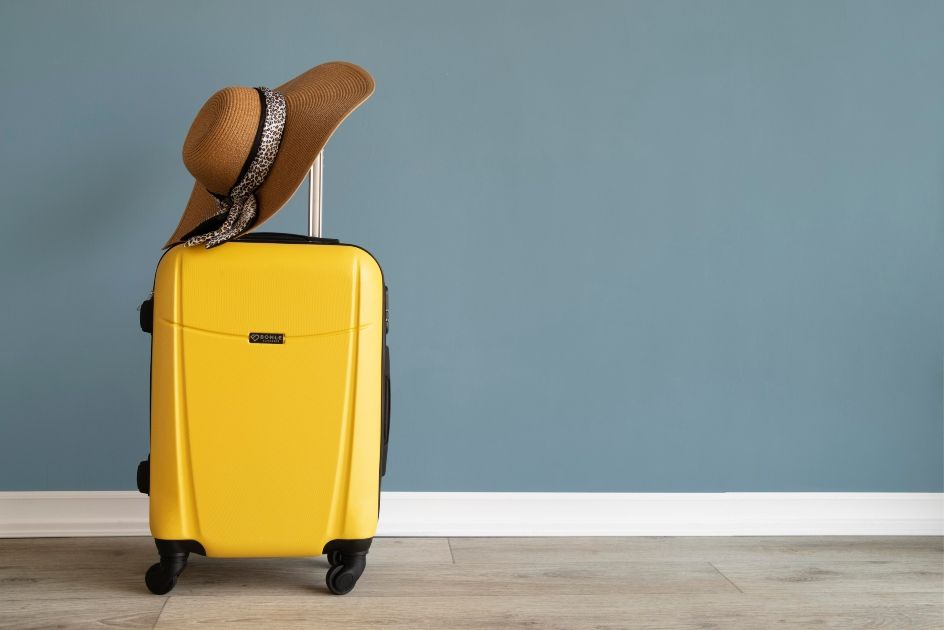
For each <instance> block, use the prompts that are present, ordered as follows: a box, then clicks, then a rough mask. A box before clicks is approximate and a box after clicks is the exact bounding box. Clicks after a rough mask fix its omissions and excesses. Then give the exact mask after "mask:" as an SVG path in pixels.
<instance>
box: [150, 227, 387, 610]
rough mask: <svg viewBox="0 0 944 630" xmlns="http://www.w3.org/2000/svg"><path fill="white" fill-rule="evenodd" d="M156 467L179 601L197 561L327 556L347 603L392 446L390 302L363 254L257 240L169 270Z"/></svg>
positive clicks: (154, 579) (157, 581)
mask: <svg viewBox="0 0 944 630" xmlns="http://www.w3.org/2000/svg"><path fill="white" fill-rule="evenodd" d="M142 327H143V328H151V332H152V341H151V344H152V346H151V452H150V456H149V459H148V461H146V462H142V463H141V467H139V471H138V472H139V474H138V481H139V489H140V490H142V491H143V492H147V493H149V494H150V525H151V534H152V536H153V537H154V538H155V541H156V543H157V548H158V552H159V554H160V562H159V563H158V564H155V565H154V566H152V567H151V569H149V571H148V573H147V576H146V583H147V586H148V588H149V589H150V590H151V591H152V592H154V593H158V594H163V593H166V592H168V591H170V590H171V589H172V588H173V587H174V585H175V583H176V580H177V577H178V576H179V575H180V573H181V572H182V571H183V569H184V568H185V566H186V563H187V558H188V555H189V553H190V552H195V553H199V554H202V555H207V556H218V557H253V556H314V555H320V554H327V555H328V560H329V563H330V564H331V569H330V570H329V572H328V576H327V583H328V588H329V590H331V591H332V592H334V593H336V594H343V593H346V592H349V591H350V590H351V589H352V588H353V587H354V584H355V583H356V582H357V579H358V578H359V577H360V575H361V573H362V572H363V570H364V567H365V564H366V553H367V551H368V549H369V547H370V543H371V540H372V538H373V536H374V534H375V532H376V528H377V518H378V509H379V501H380V478H381V476H382V475H383V472H384V468H385V465H386V443H387V437H388V433H389V400H390V385H389V353H388V350H387V347H386V329H387V308H386V288H385V285H384V279H383V275H382V271H381V269H380V266H379V265H378V264H377V262H376V260H374V258H373V257H372V256H371V255H370V254H369V253H368V252H366V251H365V250H363V249H361V248H359V247H356V246H353V245H346V244H341V243H338V242H337V241H333V240H330V239H321V238H314V237H304V236H299V235H288V234H272V233H268V234H267V233H255V234H248V235H244V236H242V237H240V238H238V239H235V240H233V241H231V242H228V243H225V244H223V245H221V246H219V247H216V248H213V249H205V248H202V247H185V246H183V245H177V246H175V247H172V248H171V249H169V250H168V251H167V252H166V253H165V254H164V256H163V257H162V258H161V260H160V262H159V264H158V268H157V273H156V275H155V281H154V293H153V298H152V302H151V303H150V304H148V303H147V302H146V303H145V305H144V306H143V308H142Z"/></svg>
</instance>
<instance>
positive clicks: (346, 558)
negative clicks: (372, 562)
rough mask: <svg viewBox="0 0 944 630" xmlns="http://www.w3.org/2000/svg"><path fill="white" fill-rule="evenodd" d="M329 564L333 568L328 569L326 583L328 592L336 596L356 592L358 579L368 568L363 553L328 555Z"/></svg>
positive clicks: (336, 552) (335, 553)
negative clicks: (355, 586) (355, 587)
mask: <svg viewBox="0 0 944 630" xmlns="http://www.w3.org/2000/svg"><path fill="white" fill-rule="evenodd" d="M328 562H329V563H330V564H331V568H330V569H328V575H327V576H326V577H325V582H326V583H327V585H328V590H329V591H331V592H332V593H334V594H335V595H346V594H347V593H350V592H351V591H353V590H354V585H355V584H357V580H358V578H360V577H361V574H362V573H364V568H365V567H366V566H367V558H366V555H365V554H363V553H359V554H344V553H341V552H338V551H334V552H331V553H329V554H328Z"/></svg>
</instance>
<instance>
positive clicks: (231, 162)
mask: <svg viewBox="0 0 944 630" xmlns="http://www.w3.org/2000/svg"><path fill="white" fill-rule="evenodd" d="M261 115H262V104H261V102H260V100H259V92H258V91H257V90H256V89H255V88H248V87H227V88H223V89H222V90H220V91H219V92H217V93H216V94H214V95H213V96H211V97H210V98H209V100H207V102H206V103H204V104H203V107H201V108H200V111H199V112H198V113H197V116H196V118H194V120H193V124H192V125H190V131H189V132H187V138H186V140H184V147H183V159H184V165H185V166H186V167H187V170H188V171H190V174H191V175H193V177H194V179H196V180H197V181H198V182H200V184H202V185H203V187H204V188H206V189H207V190H208V191H210V192H212V193H216V194H218V195H227V194H229V191H230V189H231V188H232V187H233V186H235V185H236V179H237V178H238V177H239V174H240V172H241V171H242V168H243V164H244V163H245V161H246V159H247V158H248V157H249V152H250V151H251V150H252V144H253V142H254V140H255V137H256V131H257V129H258V127H259V117H260V116H261Z"/></svg>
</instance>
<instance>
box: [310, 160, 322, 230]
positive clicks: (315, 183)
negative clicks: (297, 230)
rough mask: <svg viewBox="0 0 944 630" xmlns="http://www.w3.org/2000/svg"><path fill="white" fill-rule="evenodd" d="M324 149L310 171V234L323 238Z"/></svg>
mask: <svg viewBox="0 0 944 630" xmlns="http://www.w3.org/2000/svg"><path fill="white" fill-rule="evenodd" d="M323 174H324V151H322V152H321V153H319V154H318V156H317V157H316V158H315V161H314V162H313V163H312V165H311V170H310V171H308V236H316V237H318V238H321V197H322V194H321V193H322V191H323V190H324V185H323V180H324V177H323Z"/></svg>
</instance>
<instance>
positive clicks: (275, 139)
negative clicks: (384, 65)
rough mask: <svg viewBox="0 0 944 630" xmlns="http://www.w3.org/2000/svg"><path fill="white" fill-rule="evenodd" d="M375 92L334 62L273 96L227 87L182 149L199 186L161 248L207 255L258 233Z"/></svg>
mask: <svg viewBox="0 0 944 630" xmlns="http://www.w3.org/2000/svg"><path fill="white" fill-rule="evenodd" d="M373 91H374V80H373V78H372V77H371V76H370V74H369V73H368V72H367V71H366V70H364V69H363V68H361V67H360V66H357V65H355V64H353V63H348V62H345V61H332V62H329V63H325V64H322V65H320V66H316V67H314V68H312V69H311V70H308V71H307V72H304V73H302V74H300V75H299V76H297V77H295V78H294V79H292V80H291V81H288V82H287V83H284V84H282V85H280V86H279V87H277V88H274V89H272V90H269V89H267V88H250V87H227V88H224V89H222V90H220V91H218V92H217V93H216V94H214V95H213V96H211V97H210V99H209V100H208V101H207V102H206V103H205V104H204V105H203V107H202V108H200V111H199V113H198V114H197V117H196V118H195V119H194V121H193V124H192V125H191V126H190V131H189V132H188V133H187V138H186V140H185V141H184V147H183V160H184V164H185V166H186V167H187V170H188V171H190V173H191V174H192V175H193V177H194V179H195V180H196V182H195V183H194V187H193V191H192V192H191V194H190V200H189V201H188V202H187V207H186V209H185V210H184V213H183V216H181V218H180V223H179V224H178V225H177V229H176V230H174V233H173V235H172V236H171V237H170V239H169V240H168V241H167V243H166V244H165V245H164V247H165V248H166V247H171V246H173V245H175V244H177V243H187V244H188V245H196V244H205V245H206V246H207V247H212V246H215V245H219V244H221V243H223V242H225V241H227V240H229V239H231V238H234V237H235V236H238V235H239V234H241V233H243V232H247V231H249V230H251V229H254V228H256V227H258V226H260V225H262V223H264V222H265V221H266V220H268V219H269V218H271V217H272V215H274V214H275V213H276V212H278V210H279V209H280V208H281V207H282V206H283V205H284V204H285V203H286V202H287V201H288V200H289V199H290V198H291V197H292V195H293V194H294V193H295V190H296V189H298V187H299V186H300V185H301V183H302V182H303V181H304V179H305V175H306V174H307V172H308V170H309V169H310V168H311V166H312V164H313V163H314V161H315V158H316V157H317V156H318V154H319V153H320V152H321V151H322V149H324V146H325V144H327V142H328V140H329V139H330V138H331V135H332V134H333V133H334V131H335V130H336V129H337V128H338V126H339V125H340V124H341V123H342V122H343V121H344V119H345V118H347V116H348V115H349V114H350V113H351V112H353V111H354V110H355V109H357V107H358V106H359V105H360V104H361V103H363V102H364V101H366V100H367V99H368V98H369V97H370V95H371V94H372V93H373Z"/></svg>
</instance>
